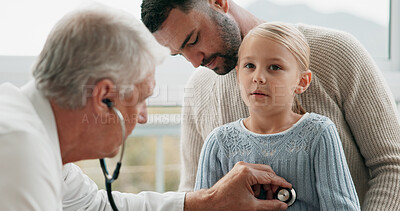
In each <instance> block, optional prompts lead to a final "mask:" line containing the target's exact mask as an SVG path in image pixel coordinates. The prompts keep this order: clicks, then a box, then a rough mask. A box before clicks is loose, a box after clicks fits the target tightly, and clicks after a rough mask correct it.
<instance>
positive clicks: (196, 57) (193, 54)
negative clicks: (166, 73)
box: [183, 49, 204, 68]
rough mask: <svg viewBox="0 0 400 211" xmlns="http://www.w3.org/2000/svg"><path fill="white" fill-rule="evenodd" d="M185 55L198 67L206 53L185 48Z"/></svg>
mask: <svg viewBox="0 0 400 211" xmlns="http://www.w3.org/2000/svg"><path fill="white" fill-rule="evenodd" d="M183 56H184V57H185V58H186V60H188V61H189V62H190V63H192V65H193V67H194V68H198V67H199V66H200V65H201V63H202V62H203V59H204V53H202V52H201V51H197V50H192V49H190V50H185V52H183Z"/></svg>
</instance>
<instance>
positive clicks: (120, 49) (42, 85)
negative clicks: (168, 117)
mask: <svg viewBox="0 0 400 211" xmlns="http://www.w3.org/2000/svg"><path fill="white" fill-rule="evenodd" d="M167 54H168V50H166V49H165V48H164V47H161V46H160V45H159V44H158V43H157V42H156V41H155V39H154V38H153V37H152V35H151V34H150V33H149V32H148V31H147V29H146V28H145V27H144V26H143V25H142V24H141V23H140V22H139V21H137V20H135V19H134V18H133V16H130V15H128V14H125V13H123V12H122V11H115V10H113V9H110V8H105V7H102V6H97V7H96V8H86V9H80V10H77V11H74V12H72V13H70V14H68V15H66V16H64V17H63V18H62V19H61V20H60V21H59V22H58V23H57V24H56V26H55V27H54V28H53V30H52V31H51V33H50V35H49V36H48V39H47V41H46V43H45V46H44V48H43V50H42V52H41V53H40V55H39V56H38V58H37V61H36V63H35V64H34V66H33V75H34V81H32V82H30V83H28V84H26V85H25V86H23V87H22V88H17V87H15V86H13V85H11V84H9V83H5V84H2V85H1V86H0V145H1V147H0V160H1V162H0V169H1V172H2V173H1V176H0V177H1V180H0V206H1V209H2V210H51V211H54V210H62V209H64V210H111V206H110V203H109V199H108V197H107V192H106V191H105V190H98V188H97V186H96V185H95V183H94V182H93V181H92V180H90V179H89V178H88V177H87V176H86V175H84V174H83V173H82V171H81V170H80V169H79V167H77V166H76V165H74V164H72V163H71V162H74V161H79V160H84V159H97V158H104V157H113V156H115V155H116V154H117V153H118V151H119V150H120V146H121V145H123V143H124V141H125V136H126V134H129V133H131V132H132V130H133V129H134V127H135V124H136V123H137V122H139V123H145V122H146V103H145V100H146V98H148V97H149V96H151V95H152V91H153V88H154V84H155V82H154V76H153V75H154V69H155V65H157V64H158V63H159V62H160V61H161V60H162V59H163V58H164V57H165V55H167ZM119 115H121V116H119ZM123 129H125V134H124V131H123ZM259 184H265V186H266V187H275V188H277V186H283V187H287V188H290V187H291V185H290V184H289V183H287V182H286V181H285V180H284V179H283V178H281V177H279V176H276V175H275V174H274V173H273V171H272V170H271V169H270V168H269V167H268V166H265V165H256V164H248V163H243V162H240V163H238V164H236V166H235V167H234V168H233V169H232V171H231V172H229V173H228V174H227V175H226V176H225V177H224V178H222V179H221V180H220V181H219V182H218V183H217V184H215V186H214V187H212V188H210V189H208V190H205V189H204V190H200V191H197V192H190V193H174V192H168V193H163V194H161V193H154V192H142V193H139V194H137V195H136V194H126V193H119V192H116V191H114V192H112V198H113V199H114V201H115V204H116V207H117V208H118V209H119V210H279V209H286V208H287V205H286V204H284V203H283V202H279V201H278V200H258V199H256V198H255V197H254V194H255V192H254V191H253V189H252V188H254V187H259ZM256 189H257V188H256ZM271 189H272V188H271ZM110 193H111V192H110Z"/></svg>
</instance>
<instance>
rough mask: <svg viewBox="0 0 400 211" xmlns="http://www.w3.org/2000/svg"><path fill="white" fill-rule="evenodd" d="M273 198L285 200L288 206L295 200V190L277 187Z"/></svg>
mask: <svg viewBox="0 0 400 211" xmlns="http://www.w3.org/2000/svg"><path fill="white" fill-rule="evenodd" d="M274 198H275V199H278V200H279V201H282V202H285V203H286V204H287V205H288V207H290V206H291V205H292V204H293V203H294V202H295V201H296V191H295V190H294V188H282V187H279V188H278V189H277V190H276V191H275V193H274Z"/></svg>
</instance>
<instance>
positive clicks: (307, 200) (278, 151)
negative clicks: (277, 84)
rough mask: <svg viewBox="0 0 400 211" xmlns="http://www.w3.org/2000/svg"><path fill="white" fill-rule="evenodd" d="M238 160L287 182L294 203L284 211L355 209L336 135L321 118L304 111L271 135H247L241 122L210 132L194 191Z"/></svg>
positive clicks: (210, 183)
mask: <svg viewBox="0 0 400 211" xmlns="http://www.w3.org/2000/svg"><path fill="white" fill-rule="evenodd" d="M239 161H245V162H248V163H261V164H268V165H270V166H271V167H272V169H274V170H275V173H276V174H278V175H281V176H282V177H284V178H285V179H286V180H287V181H288V182H290V183H291V184H292V186H293V188H294V189H295V190H296V196H297V199H296V202H295V203H294V204H293V205H292V206H290V208H289V209H288V210H304V211H308V210H360V204H359V201H358V197H357V192H356V189H355V187H354V184H353V181H352V179H351V175H350V171H349V168H348V166H347V163H346V158H345V155H344V152H343V148H342V144H341V142H340V138H339V135H338V133H337V130H336V127H335V125H334V124H333V122H332V121H331V120H329V118H327V117H324V116H321V115H318V114H315V113H307V114H305V115H303V117H302V118H301V119H300V120H299V121H297V123H295V124H294V125H293V126H292V127H291V128H289V129H287V130H285V131H282V132H279V133H275V134H256V133H253V132H251V131H249V130H247V128H246V127H245V126H244V124H243V119H240V120H238V121H235V122H232V123H228V124H225V125H223V126H221V127H218V128H216V129H215V130H213V132H211V133H210V135H209V136H208V137H207V139H206V141H205V142H204V145H203V149H202V151H201V154H200V160H199V167H198V169H197V177H196V185H195V190H198V189H202V188H210V187H211V186H213V185H214V184H215V183H216V182H217V181H218V180H219V179H221V178H222V177H223V176H224V175H225V174H227V173H228V172H229V171H230V170H231V169H232V168H233V166H234V165H235V164H236V163H237V162H239ZM264 195H265V194H264ZM262 198H263V197H262Z"/></svg>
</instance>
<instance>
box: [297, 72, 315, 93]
mask: <svg viewBox="0 0 400 211" xmlns="http://www.w3.org/2000/svg"><path fill="white" fill-rule="evenodd" d="M311 79H312V73H311V70H306V71H303V72H301V73H300V81H299V83H298V84H297V86H296V89H295V91H294V92H295V93H296V94H301V93H303V92H304V91H306V90H307V88H308V87H309V86H310V83H311Z"/></svg>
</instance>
